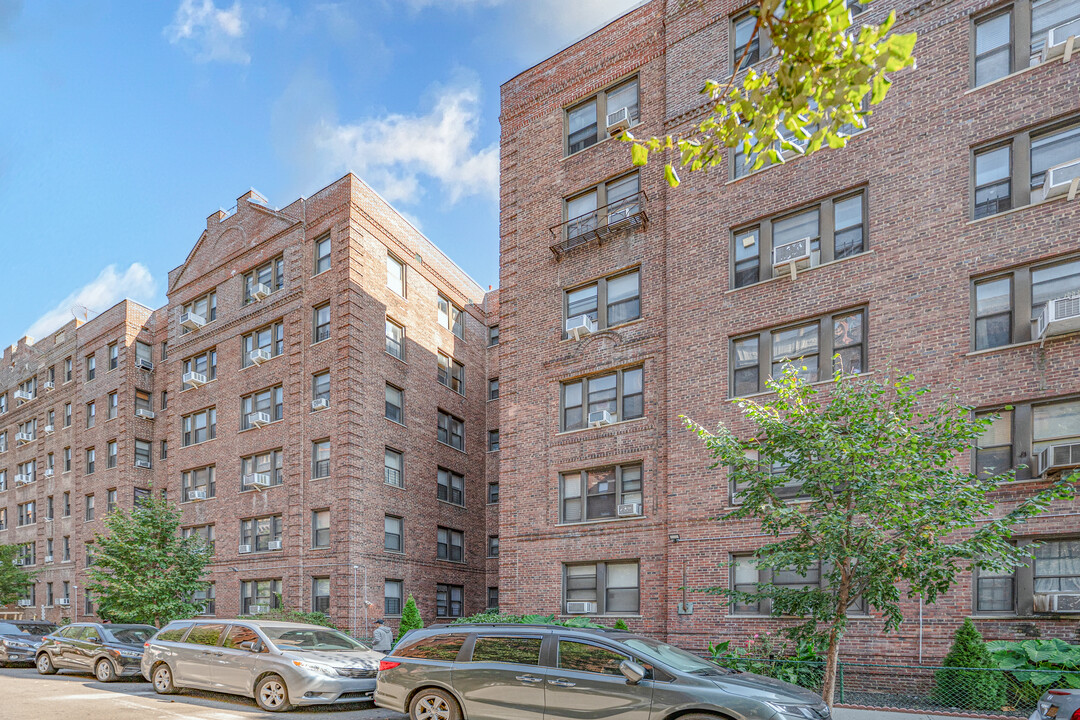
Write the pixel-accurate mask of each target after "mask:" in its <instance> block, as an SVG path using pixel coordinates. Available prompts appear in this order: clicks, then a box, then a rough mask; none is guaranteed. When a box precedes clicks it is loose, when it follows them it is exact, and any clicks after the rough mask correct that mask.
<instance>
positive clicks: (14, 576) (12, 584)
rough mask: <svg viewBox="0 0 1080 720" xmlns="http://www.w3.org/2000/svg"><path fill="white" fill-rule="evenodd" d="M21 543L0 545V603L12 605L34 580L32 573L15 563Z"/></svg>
mask: <svg viewBox="0 0 1080 720" xmlns="http://www.w3.org/2000/svg"><path fill="white" fill-rule="evenodd" d="M21 549H22V545H0V605H14V604H15V603H16V602H18V600H19V598H21V597H22V596H23V595H25V594H26V589H27V587H28V586H29V585H30V584H31V583H32V582H34V573H32V572H28V571H27V570H24V569H23V568H22V567H20V566H18V565H16V564H15V559H16V558H18V557H19V551H20V550H21Z"/></svg>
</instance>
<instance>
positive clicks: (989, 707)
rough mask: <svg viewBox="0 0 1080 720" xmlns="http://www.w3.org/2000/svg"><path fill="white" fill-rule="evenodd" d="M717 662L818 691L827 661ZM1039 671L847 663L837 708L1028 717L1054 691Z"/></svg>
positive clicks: (839, 678) (838, 685)
mask: <svg viewBox="0 0 1080 720" xmlns="http://www.w3.org/2000/svg"><path fill="white" fill-rule="evenodd" d="M714 660H715V661H716V662H717V663H719V664H720V665H723V666H724V667H730V668H732V669H735V670H742V671H744V672H752V673H757V674H759V675H766V676H768V677H772V678H776V679H778V680H783V681H785V682H789V683H793V684H795V685H799V686H801V687H804V688H807V689H808V690H813V691H814V692H818V693H820V692H821V687H822V680H823V679H824V675H825V663H823V662H807V661H799V660H776V659H768V658H742V657H731V656H717V657H715V658H714ZM1040 672H1042V671H1038V670H999V669H990V668H986V669H983V668H954V667H935V666H927V665H877V664H865V663H844V662H842V663H840V665H839V667H838V668H837V677H836V694H835V696H834V698H833V701H834V702H835V703H836V704H837V705H858V706H863V707H872V708H896V709H900V710H920V711H927V712H932V711H938V712H963V713H965V714H968V715H980V714H983V715H1006V716H1010V717H1024V718H1026V717H1028V716H1030V715H1031V712H1032V710H1034V709H1035V705H1036V703H1037V702H1038V700H1039V698H1040V697H1041V696H1042V695H1043V693H1045V692H1046V691H1047V690H1048V689H1050V687H1052V686H1049V685H1036V684H1035V683H1033V682H1032V679H1033V676H1036V674H1038V673H1040ZM1043 674H1045V673H1044V672H1043ZM1036 679H1041V678H1036Z"/></svg>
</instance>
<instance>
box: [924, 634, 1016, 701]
mask: <svg viewBox="0 0 1080 720" xmlns="http://www.w3.org/2000/svg"><path fill="white" fill-rule="evenodd" d="M941 664H942V665H944V666H945V667H946V668H948V669H945V670H937V671H936V672H935V673H934V680H935V684H934V700H935V701H936V702H939V703H941V704H942V705H945V706H948V707H953V708H962V709H964V710H1000V709H1001V707H1002V706H1003V705H1005V704H1006V702H1005V678H1004V673H1002V672H997V671H996V670H997V667H998V665H997V663H996V662H994V659H993V657H991V656H990V650H988V649H987V647H986V643H985V642H983V638H982V635H980V634H979V630H978V629H977V628H976V627H975V623H973V622H972V621H971V618H967V619H965V620H964V624H963V625H961V626H960V627H959V628H957V629H956V636H955V639H954V640H953V644H952V648H951V649H950V650H949V654H948V655H946V656H945V659H944V660H943V661H942V663H941ZM952 668H994V669H995V671H994V672H986V671H985V670H982V671H979V670H974V671H972V670H961V669H957V670H953V669H952Z"/></svg>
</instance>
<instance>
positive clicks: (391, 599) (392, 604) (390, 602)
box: [383, 580, 404, 615]
mask: <svg viewBox="0 0 1080 720" xmlns="http://www.w3.org/2000/svg"><path fill="white" fill-rule="evenodd" d="M402 595H404V583H403V582H402V581H401V580H386V581H384V582H383V615H400V614H401V608H402V606H403V603H402V601H401V597H402Z"/></svg>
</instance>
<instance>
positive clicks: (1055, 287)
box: [972, 258, 1080, 350]
mask: <svg viewBox="0 0 1080 720" xmlns="http://www.w3.org/2000/svg"><path fill="white" fill-rule="evenodd" d="M974 285H975V287H974V301H975V308H974V318H973V319H974V333H973V335H974V337H973V339H972V340H973V344H974V347H975V349H976V350H986V349H989V348H994V347H1002V346H1004V345H1009V344H1010V343H1022V342H1027V341H1029V340H1037V339H1038V337H1037V335H1036V332H1035V331H1034V330H1033V329H1032V325H1033V322H1034V321H1035V320H1038V318H1039V316H1040V315H1042V313H1043V311H1044V309H1045V307H1046V303H1047V302H1049V301H1050V300H1054V299H1056V298H1061V297H1065V296H1067V295H1073V294H1076V293H1078V292H1080V259H1078V258H1072V259H1067V260H1063V261H1062V260H1058V261H1055V262H1052V263H1049V264H1045V265H1035V266H1032V267H1024V268H1018V269H1015V270H1012V271H1010V272H1009V273H1007V274H1005V275H997V276H995V277H992V278H987V279H976V280H975V281H974ZM1028 286H1030V288H1031V292H1030V293H1027V292H1014V291H1013V288H1025V287H1028Z"/></svg>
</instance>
